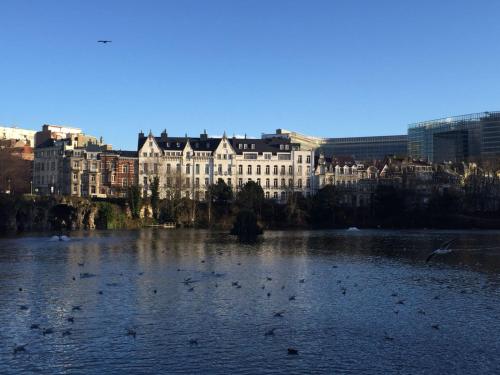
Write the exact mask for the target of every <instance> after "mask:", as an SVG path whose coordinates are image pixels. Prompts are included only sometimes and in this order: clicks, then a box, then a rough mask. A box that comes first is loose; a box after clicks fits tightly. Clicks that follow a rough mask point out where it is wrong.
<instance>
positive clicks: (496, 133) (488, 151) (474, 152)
mask: <svg viewBox="0 0 500 375" xmlns="http://www.w3.org/2000/svg"><path fill="white" fill-rule="evenodd" d="M408 155H409V156H410V157H412V158H414V159H423V160H428V161H430V162H434V163H439V162H444V161H453V162H461V161H480V160H487V159H495V158H500V112H482V113H474V114H469V115H463V116H455V117H447V118H442V119H438V120H431V121H424V122H419V123H415V124H411V125H409V126H408Z"/></svg>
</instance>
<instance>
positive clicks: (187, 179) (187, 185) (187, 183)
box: [186, 178, 190, 187]
mask: <svg viewBox="0 0 500 375" xmlns="http://www.w3.org/2000/svg"><path fill="white" fill-rule="evenodd" d="M189 186H190V183H189V178H186V187H189Z"/></svg>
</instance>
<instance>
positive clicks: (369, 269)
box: [0, 229, 500, 374]
mask: <svg viewBox="0 0 500 375" xmlns="http://www.w3.org/2000/svg"><path fill="white" fill-rule="evenodd" d="M454 237H458V240H457V241H456V242H455V243H454V244H453V246H452V248H453V249H454V251H453V252H452V253H451V254H447V255H442V256H439V257H435V258H433V259H432V260H431V261H430V262H429V263H426V262H425V259H426V257H427V255H428V254H429V253H430V252H431V251H432V250H433V249H435V248H437V247H438V246H439V244H440V243H442V242H443V241H445V240H448V239H452V238H454ZM499 317H500V232H496V231H371V230H366V231H365V230H361V231H345V230H334V231H277V232H267V233H265V235H264V236H263V237H262V239H261V240H260V241H259V242H258V243H257V244H255V245H242V244H239V243H238V242H237V241H235V239H234V238H233V237H231V236H229V235H227V234H225V233H221V232H213V231H203V230H165V229H161V230H156V229H147V230H140V231H95V232H75V233H72V234H71V239H70V241H67V242H60V241H51V240H50V238H49V236H47V235H30V236H23V237H15V238H3V239H0V325H1V330H0V373H2V374H26V373H40V374H124V373H134V374H160V373H164V374H167V373H168V374H173V373H189V374H266V373H268V374H271V373H272V374H332V373H346V374H349V373H350V374H391V373H394V374H396V373H397V374H450V373H463V374H492V373H497V374H498V373H500V339H499V334H500V320H499ZM68 318H70V319H69V320H68ZM71 318H72V319H71ZM32 325H38V327H36V326H34V327H32ZM273 329H274V330H273ZM266 333H268V334H267V335H266ZM271 333H273V334H271ZM24 344H26V346H25V351H19V352H17V353H15V354H14V347H15V346H16V345H24ZM288 348H293V349H296V350H297V351H298V355H290V354H288Z"/></svg>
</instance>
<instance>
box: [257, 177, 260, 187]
mask: <svg viewBox="0 0 500 375" xmlns="http://www.w3.org/2000/svg"><path fill="white" fill-rule="evenodd" d="M257 185H259V186H260V178H258V179H257Z"/></svg>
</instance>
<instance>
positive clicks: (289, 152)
mask: <svg viewBox="0 0 500 375" xmlns="http://www.w3.org/2000/svg"><path fill="white" fill-rule="evenodd" d="M138 156H139V176H138V181H139V185H140V186H141V188H142V189H143V191H144V193H145V194H151V183H152V182H153V180H154V178H155V177H157V178H158V180H159V190H160V197H161V198H166V197H168V196H171V195H178V196H183V197H189V198H194V199H204V197H205V196H206V192H207V188H208V186H209V185H211V184H214V183H217V181H218V180H219V179H222V180H223V181H224V182H225V183H226V184H228V185H229V186H231V187H232V188H233V191H238V189H241V187H242V186H243V185H244V184H246V183H247V182H249V181H254V182H256V183H257V184H259V185H260V186H261V187H262V189H263V190H264V194H265V197H266V198H274V199H278V200H285V199H286V197H287V196H288V194H290V193H292V192H300V193H302V194H304V195H309V194H311V193H313V184H312V181H313V180H312V178H313V172H314V153H313V151H302V150H301V149H300V145H298V144H293V143H291V142H290V140H287V139H283V138H265V139H253V138H235V137H231V138H228V137H227V136H226V135H225V134H224V136H222V137H221V138H211V137H208V135H207V134H206V133H205V134H201V135H200V136H199V137H196V138H192V137H187V136H185V137H169V136H168V135H167V133H166V131H164V132H163V133H162V134H161V135H160V137H155V136H153V134H151V133H150V134H149V135H148V136H144V134H143V133H139V142H138Z"/></svg>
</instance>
